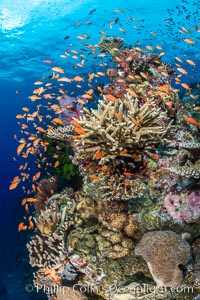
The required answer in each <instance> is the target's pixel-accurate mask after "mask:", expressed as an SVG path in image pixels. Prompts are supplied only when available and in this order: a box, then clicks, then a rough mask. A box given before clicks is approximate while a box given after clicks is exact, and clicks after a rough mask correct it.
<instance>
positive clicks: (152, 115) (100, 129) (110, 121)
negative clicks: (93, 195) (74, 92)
mask: <svg viewBox="0 0 200 300" xmlns="http://www.w3.org/2000/svg"><path fill="white" fill-rule="evenodd" d="M111 100H112V99H111ZM77 122H78V123H79V124H80V125H79V127H76V129H75V131H76V132H77V133H78V136H77V137H74V141H75V145H76V148H77V149H76V150H77V152H76V159H77V160H80V161H81V160H86V161H91V160H98V161H99V164H104V163H105V162H107V161H109V160H113V161H114V159H116V157H117V156H120V155H121V156H124V157H131V156H132V155H133V154H136V153H138V154H139V153H141V152H142V153H143V152H144V150H145V149H147V148H149V147H151V146H152V145H155V146H157V145H159V144H160V143H161V141H162V138H163V137H164V136H165V135H166V134H167V133H168V132H169V129H170V124H169V119H168V117H167V115H166V113H164V112H162V111H161V110H160V109H159V107H158V106H157V105H156V103H155V102H154V101H151V102H150V103H145V104H143V105H140V103H139V102H138V100H137V99H134V98H132V96H130V95H128V94H127V95H126V96H124V98H123V99H114V100H113V101H110V100H108V99H107V98H106V97H104V99H103V100H102V101H101V102H100V103H99V105H98V109H97V110H92V111H91V112H90V111H89V110H87V109H84V116H83V117H81V118H80V120H77Z"/></svg>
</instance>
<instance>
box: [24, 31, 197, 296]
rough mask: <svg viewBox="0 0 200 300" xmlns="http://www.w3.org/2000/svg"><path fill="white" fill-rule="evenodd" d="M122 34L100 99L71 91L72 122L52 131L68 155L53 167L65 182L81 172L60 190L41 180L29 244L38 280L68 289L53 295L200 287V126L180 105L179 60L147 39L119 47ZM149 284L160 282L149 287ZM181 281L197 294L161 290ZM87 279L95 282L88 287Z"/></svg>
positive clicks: (102, 47)
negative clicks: (174, 62) (170, 60)
mask: <svg viewBox="0 0 200 300" xmlns="http://www.w3.org/2000/svg"><path fill="white" fill-rule="evenodd" d="M123 43H124V41H123V40H121V39H119V38H117V37H112V38H108V39H104V40H103V41H102V42H100V43H99V45H98V48H99V51H100V52H105V53H106V52H108V53H110V54H111V56H112V63H113V64H112V66H113V67H112V66H111V68H108V69H107V71H106V74H107V76H108V77H109V79H110V83H109V84H107V85H105V86H104V87H103V88H102V98H101V99H99V102H98V104H97V106H96V108H94V107H93V108H91V109H89V108H88V107H87V108H83V104H82V103H85V104H87V101H86V100H85V99H84V98H81V97H70V96H68V95H64V96H62V98H60V99H59V112H57V113H59V114H60V115H59V117H60V119H61V120H62V122H63V124H64V126H63V127H62V126H61V127H57V128H56V127H55V128H53V129H51V130H49V131H48V132H47V137H46V138H47V139H49V141H48V143H49V145H48V147H47V155H49V157H52V158H56V159H57V161H58V162H59V163H57V168H56V169H55V170H56V171H55V170H54V172H55V173H54V175H56V177H57V178H59V179H60V178H61V177H62V179H63V182H64V183H65V186H67V184H68V182H69V181H68V180H69V179H70V178H74V177H75V178H76V179H77V180H78V181H79V186H78V189H77V188H76V186H75V184H74V182H73V184H72V185H73V188H74V190H72V189H68V188H67V189H64V190H63V191H62V192H61V193H60V194H56V195H54V196H51V194H49V193H48V192H47V193H46V192H45V189H44V190H43V188H41V191H42V194H44V197H43V198H45V201H43V202H42V204H41V206H40V207H39V209H37V210H36V214H35V217H34V222H35V225H36V230H35V235H34V236H33V237H32V239H31V240H30V242H29V243H28V245H27V248H28V250H29V256H30V264H31V265H32V266H33V267H36V268H37V270H36V273H35V281H34V284H35V285H36V284H41V285H45V287H46V292H47V293H48V289H49V290H50V288H51V286H52V285H53V284H55V283H58V285H59V287H60V288H63V289H64V292H61V291H60V290H59V291H53V292H51V293H50V294H49V293H48V298H49V299H50V300H56V299H57V300H61V299H65V298H67V299H68V298H69V299H77V300H79V299H80V300H81V299H106V300H111V299H112V300H113V299H115V300H121V299H122V300H124V299H157V300H158V299H165V300H171V299H176V300H179V299H188V300H192V299H193V298H194V297H195V296H197V295H198V294H199V292H200V289H199V286H200V285H199V279H198V277H199V272H200V271H199V270H200V268H199V265H200V263H199V234H200V232H199V217H200V191H199V179H200V171H199V166H200V164H199V159H200V157H199V155H200V151H199V149H200V147H199V145H200V140H199V134H198V133H199V131H198V130H199V129H198V128H197V126H196V127H195V125H194V124H191V122H189V121H191V119H190V117H191V115H188V112H187V105H186V103H184V105H179V96H178V94H177V90H176V89H174V88H173V87H172V85H171V82H172V77H173V76H174V75H175V72H174V70H173V69H172V67H171V66H170V65H169V64H167V63H163V62H161V58H160V56H158V55H156V54H148V53H146V52H144V51H142V50H141V49H140V48H138V47H135V48H130V49H127V48H125V49H123V50H120V47H122V46H123ZM101 55H106V54H101ZM93 75H94V74H93ZM89 77H90V82H91V80H92V79H91V78H92V74H91V76H89ZM107 80H108V78H107ZM89 86H90V85H89ZM90 107H91V105H90ZM188 118H189V119H188ZM188 120H189V121H188ZM75 168H76V169H75ZM78 169H79V172H80V173H79V172H78V171H77V170H78ZM79 174H81V176H82V177H83V180H80V177H78V175H79ZM44 183H45V181H44ZM41 184H42V182H41ZM44 187H45V186H44ZM47 190H48V189H47ZM54 193H55V189H54ZM36 198H37V197H36ZM36 203H37V202H36ZM190 245H191V246H190ZM144 284H145V285H147V286H148V287H149V289H150V288H151V289H154V291H152V290H142V291H141V289H142V286H144ZM155 284H156V285H155ZM182 284H183V285H190V284H191V285H192V286H193V287H194V293H193V294H192V293H191V292H190V293H188V294H187V295H186V293H184V292H180V293H178V292H177V291H175V290H173V291H172V290H171V291H170V293H166V292H165V291H164V292H163V290H162V291H160V290H159V289H157V290H156V291H155V289H156V287H157V288H158V287H159V288H160V287H163V286H165V287H166V288H167V287H169V288H170V287H177V286H180V285H182ZM74 285H76V287H77V290H74V289H73V288H72V287H73V286H74ZM88 285H94V286H95V288H94V290H92V291H87V292H86V293H80V291H81V289H80V290H79V287H83V289H82V290H84V288H86V287H87V286H88ZM111 286H115V287H116V289H119V290H118V292H116V291H113V290H111V289H110V287H111ZM134 287H138V288H140V292H139V293H134V292H133V290H134Z"/></svg>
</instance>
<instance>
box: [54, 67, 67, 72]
mask: <svg viewBox="0 0 200 300" xmlns="http://www.w3.org/2000/svg"><path fill="white" fill-rule="evenodd" d="M51 70H52V71H54V72H58V73H64V69H62V68H60V67H53V68H51Z"/></svg>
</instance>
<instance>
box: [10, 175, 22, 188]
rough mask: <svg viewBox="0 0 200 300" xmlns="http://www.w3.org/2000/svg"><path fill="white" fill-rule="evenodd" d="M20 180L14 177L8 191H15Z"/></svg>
mask: <svg viewBox="0 0 200 300" xmlns="http://www.w3.org/2000/svg"><path fill="white" fill-rule="evenodd" d="M20 181H21V179H20V178H19V176H15V177H14V178H13V180H12V182H11V184H10V186H9V190H13V189H15V188H16V187H17V186H18V184H19V183H20Z"/></svg>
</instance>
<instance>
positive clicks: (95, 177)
mask: <svg viewBox="0 0 200 300" xmlns="http://www.w3.org/2000/svg"><path fill="white" fill-rule="evenodd" d="M89 178H91V179H95V180H99V177H98V176H96V175H93V174H91V175H89Z"/></svg>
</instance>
